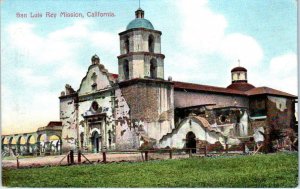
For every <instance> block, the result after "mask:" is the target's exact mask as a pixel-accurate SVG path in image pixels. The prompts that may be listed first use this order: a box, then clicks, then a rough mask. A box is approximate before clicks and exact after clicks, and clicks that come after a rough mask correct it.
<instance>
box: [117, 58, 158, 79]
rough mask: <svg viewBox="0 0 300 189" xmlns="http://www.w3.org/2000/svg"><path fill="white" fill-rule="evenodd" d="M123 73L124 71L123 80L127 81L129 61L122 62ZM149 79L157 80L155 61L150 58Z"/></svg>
mask: <svg viewBox="0 0 300 189" xmlns="http://www.w3.org/2000/svg"><path fill="white" fill-rule="evenodd" d="M123 71H124V79H125V80H128V79H129V61H128V60H124V62H123ZM149 71H150V75H149V76H150V78H152V79H155V78H157V60H156V59H155V58H152V59H151V60H150V68H149Z"/></svg>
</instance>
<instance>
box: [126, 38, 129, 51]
mask: <svg viewBox="0 0 300 189" xmlns="http://www.w3.org/2000/svg"><path fill="white" fill-rule="evenodd" d="M127 53H129V39H128V38H127V39H126V40H125V54H127Z"/></svg>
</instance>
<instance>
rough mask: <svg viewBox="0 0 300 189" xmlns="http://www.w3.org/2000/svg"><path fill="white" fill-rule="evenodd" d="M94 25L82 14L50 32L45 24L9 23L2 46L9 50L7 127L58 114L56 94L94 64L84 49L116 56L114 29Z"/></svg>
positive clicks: (39, 122) (25, 128) (27, 126)
mask: <svg viewBox="0 0 300 189" xmlns="http://www.w3.org/2000/svg"><path fill="white" fill-rule="evenodd" d="M94 26H95V23H94V22H90V21H81V20H79V21H75V22H74V23H73V24H71V25H69V26H66V27H64V28H60V29H57V30H55V31H50V32H48V33H40V29H41V28H38V27H37V26H36V25H34V24H30V23H23V22H18V23H12V24H10V25H8V26H7V27H6V29H5V30H4V31H5V32H6V33H5V44H6V47H5V49H4V48H2V49H1V50H3V49H4V50H5V56H6V58H5V60H6V61H5V62H4V64H5V66H4V68H5V70H3V73H8V72H9V74H7V75H6V76H5V77H6V78H10V79H6V80H5V81H4V83H3V84H4V85H5V88H4V90H5V94H3V98H5V102H4V103H3V110H5V111H3V120H2V121H3V122H2V124H3V125H5V127H4V128H3V131H5V132H6V133H7V132H14V133H15V132H29V131H30V130H32V131H34V130H36V129H37V128H38V127H41V126H44V125H45V124H47V122H49V121H50V120H58V119H59V117H58V115H59V101H58V98H57V97H58V96H59V94H60V91H61V90H63V86H64V85H65V84H66V83H69V84H71V85H72V86H73V88H74V89H75V90H76V89H77V87H78V86H79V84H80V81H81V79H82V78H83V77H84V75H85V74H86V71H87V67H88V65H89V64H90V63H89V61H90V59H89V57H86V53H89V51H90V49H97V51H98V52H99V51H100V52H101V54H102V53H103V54H104V55H105V56H107V55H112V56H116V54H117V53H118V48H119V46H118V44H119V42H118V35H116V32H114V31H112V32H103V31H98V30H96V29H95V27H94ZM93 53H94V51H92V52H91V54H90V55H89V56H92V55H93ZM105 56H104V57H105ZM8 57H13V59H10V58H8ZM15 57H17V64H16V62H15V61H16V60H14V59H15ZM100 58H101V61H103V60H102V57H101V56H100ZM82 60H84V61H85V60H87V62H82ZM103 62H104V64H105V61H103ZM86 63H88V64H86ZM114 66H115V67H116V66H117V64H116V65H114ZM32 115H34V116H33V117H32ZM20 123H21V125H20Z"/></svg>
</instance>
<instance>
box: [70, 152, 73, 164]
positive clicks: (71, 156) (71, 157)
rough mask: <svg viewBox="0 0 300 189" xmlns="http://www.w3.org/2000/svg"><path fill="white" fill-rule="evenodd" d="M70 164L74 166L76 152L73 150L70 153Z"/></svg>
mask: <svg viewBox="0 0 300 189" xmlns="http://www.w3.org/2000/svg"><path fill="white" fill-rule="evenodd" d="M70 163H71V164H74V152H73V150H71V151H70Z"/></svg>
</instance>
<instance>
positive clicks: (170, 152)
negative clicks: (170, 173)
mask: <svg viewBox="0 0 300 189" xmlns="http://www.w3.org/2000/svg"><path fill="white" fill-rule="evenodd" d="M169 155H170V159H172V149H170V151H169Z"/></svg>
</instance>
